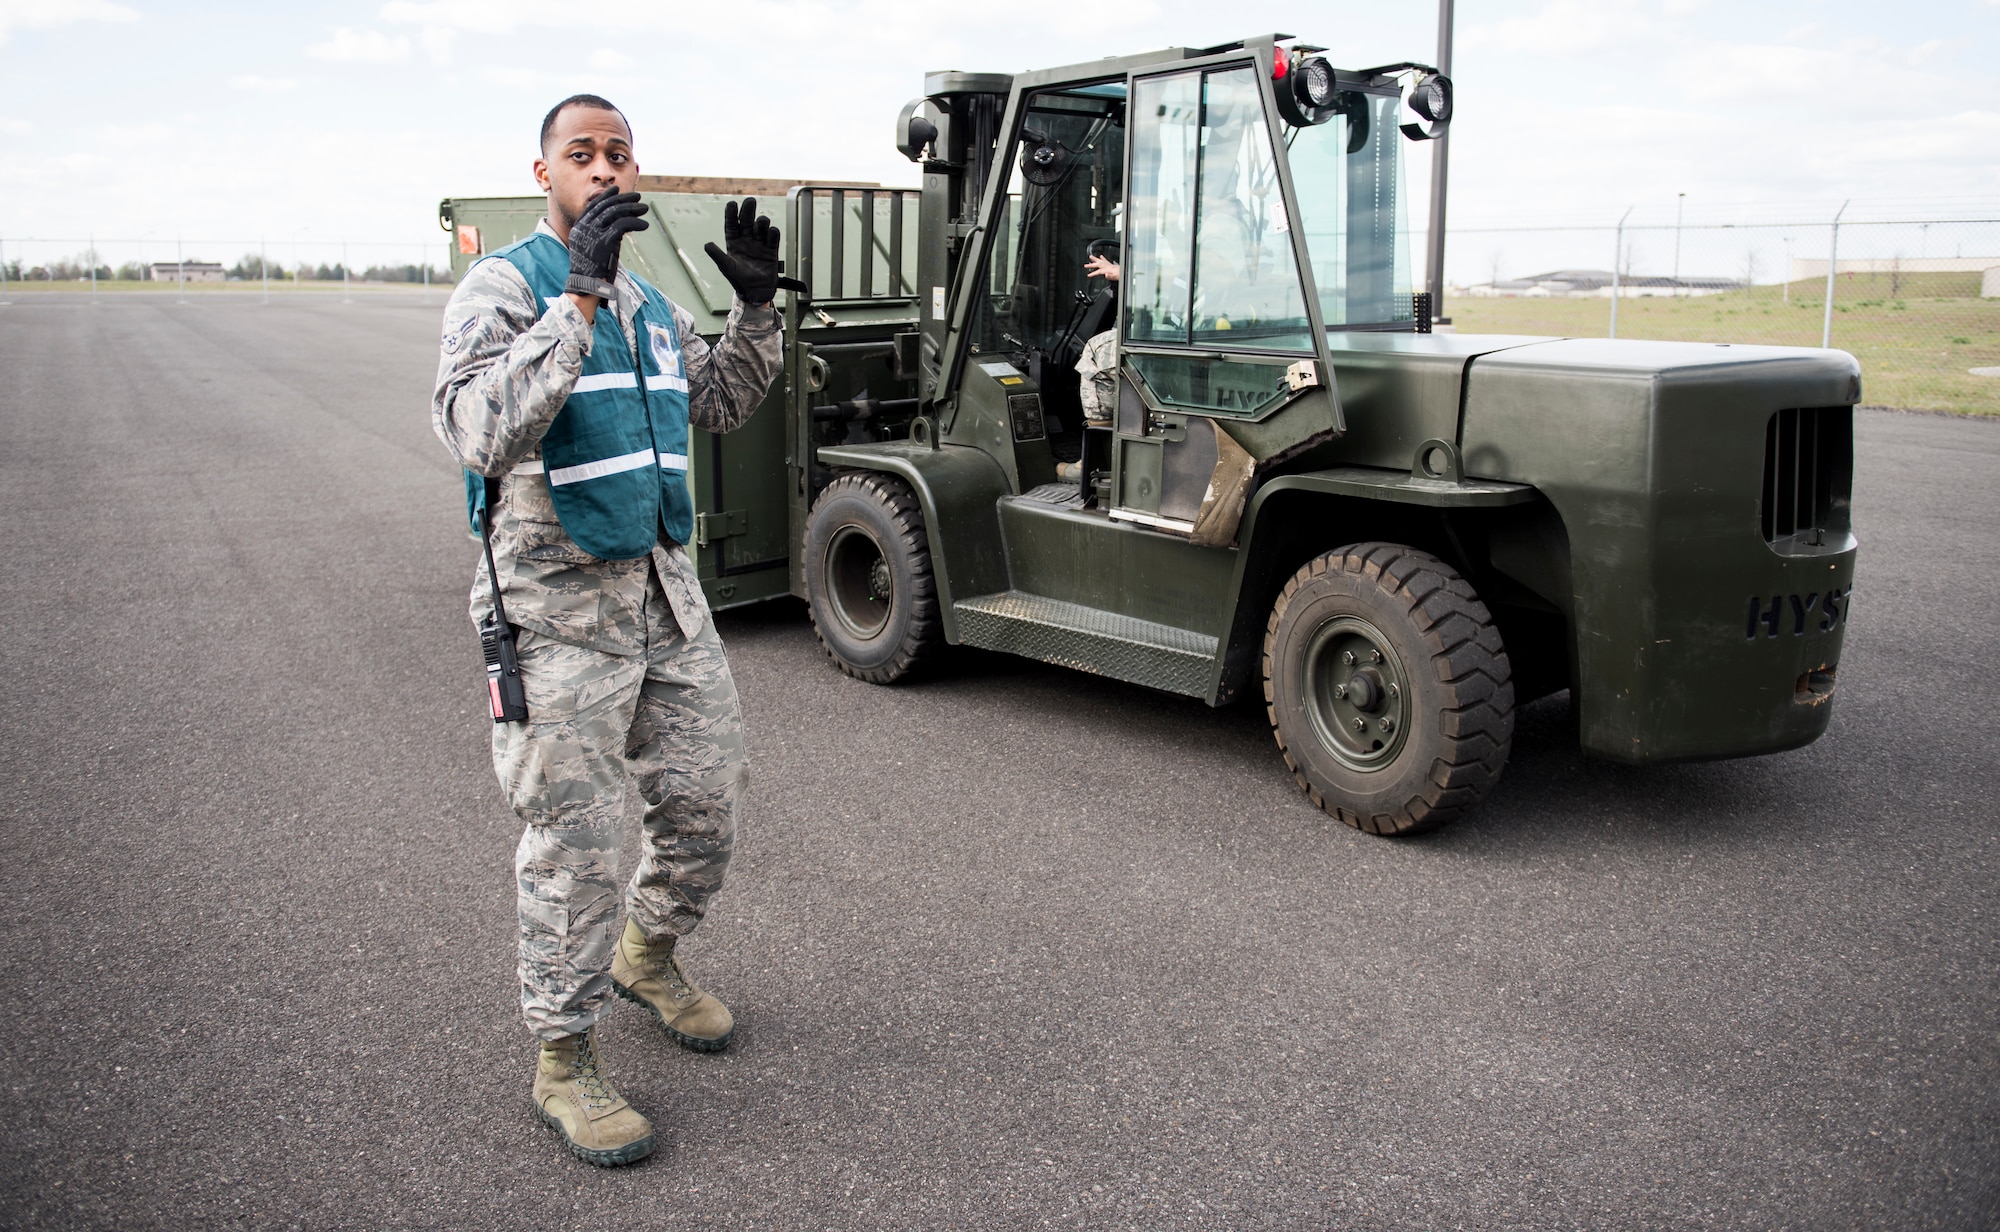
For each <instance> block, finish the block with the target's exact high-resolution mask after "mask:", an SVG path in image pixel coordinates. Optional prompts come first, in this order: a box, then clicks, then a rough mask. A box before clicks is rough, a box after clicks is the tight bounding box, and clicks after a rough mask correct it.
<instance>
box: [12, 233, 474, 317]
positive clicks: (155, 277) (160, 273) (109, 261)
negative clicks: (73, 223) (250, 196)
mask: <svg viewBox="0 0 2000 1232" xmlns="http://www.w3.org/2000/svg"><path fill="white" fill-rule="evenodd" d="M449 244H450V239H449V237H446V236H440V237H438V239H437V241H436V242H434V243H396V242H370V241H358V240H315V239H306V238H303V237H299V236H291V237H286V238H283V239H248V240H246V239H220V240H217V239H178V238H175V237H173V236H168V237H166V238H164V239H163V238H159V237H155V236H146V237H142V238H139V239H117V238H110V239H99V238H95V237H91V236H85V237H82V238H77V237H73V236H72V237H68V238H63V237H53V238H41V237H32V236H31V237H23V238H9V237H6V236H0V301H4V300H8V299H15V298H18V297H22V296H29V295H35V294H38V293H45V292H52V291H67V292H77V291H84V292H89V293H92V294H97V295H113V294H123V293H133V292H147V293H154V294H161V293H166V294H172V295H175V296H180V297H189V296H196V295H210V294H217V293H235V294H257V295H271V296H278V295H293V294H303V293H313V294H321V295H325V294H336V295H342V296H345V297H347V298H353V297H354V296H357V295H365V294H370V293H381V292H387V291H397V292H402V293H405V294H409V293H421V292H422V291H424V290H426V289H428V288H432V287H443V286H444V285H445V284H448V283H449V282H450V281H451V252H450V248H449ZM437 294H438V295H439V296H440V297H441V296H442V294H443V292H442V290H440V291H439V292H437Z"/></svg>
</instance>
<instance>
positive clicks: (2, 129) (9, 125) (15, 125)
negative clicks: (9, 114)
mask: <svg viewBox="0 0 2000 1232" xmlns="http://www.w3.org/2000/svg"><path fill="white" fill-rule="evenodd" d="M34 128H35V126H34V125H32V124H30V123H28V122H27V121H26V120H9V119H6V118H4V117H0V133H6V134H8V135H9V136H14V137H18V136H20V135H22V134H24V133H29V132H33V131H34Z"/></svg>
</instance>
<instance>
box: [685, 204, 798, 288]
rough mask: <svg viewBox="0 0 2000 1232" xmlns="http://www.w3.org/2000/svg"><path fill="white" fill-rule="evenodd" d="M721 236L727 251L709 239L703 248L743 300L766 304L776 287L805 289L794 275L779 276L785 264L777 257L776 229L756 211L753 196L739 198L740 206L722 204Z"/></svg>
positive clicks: (777, 237) (777, 236)
mask: <svg viewBox="0 0 2000 1232" xmlns="http://www.w3.org/2000/svg"><path fill="white" fill-rule="evenodd" d="M722 238H723V239H724V240H725V241H726V242H727V243H728V245H729V250H728V251H727V252H724V251H723V250H722V249H720V248H717V247H716V246H715V244H714V243H713V242H712V241H711V242H710V243H709V244H708V246H707V247H706V249H705V250H704V251H706V252H707V253H708V259H709V260H711V261H713V262H715V265H716V268H717V269H720V270H721V271H722V276H723V277H724V278H727V279H728V280H729V285H730V286H732V287H735V288H736V294H737V296H738V297H739V298H741V299H742V301H743V302H744V303H746V304H768V303H770V302H771V297H772V296H773V295H775V294H777V291H778V288H779V287H783V288H785V289H786V290H787V291H803V290H805V289H806V284H805V283H803V282H800V281H799V280H798V279H796V278H784V277H781V276H780V275H782V274H783V273H784V269H785V264H784V262H783V261H781V260H780V259H779V257H778V239H779V235H778V229H777V228H776V227H774V226H772V225H771V220H770V219H768V218H765V217H763V216H762V215H760V214H759V213H757V198H755V197H745V198H743V204H742V205H741V206H740V207H739V206H738V205H737V204H736V203H735V202H734V201H731V202H730V203H729V204H727V205H725V206H723V207H722Z"/></svg>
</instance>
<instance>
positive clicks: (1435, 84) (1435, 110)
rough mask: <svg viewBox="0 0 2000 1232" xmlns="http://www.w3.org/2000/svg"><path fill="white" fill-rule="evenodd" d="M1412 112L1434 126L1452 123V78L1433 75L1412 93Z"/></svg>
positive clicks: (1420, 82) (1418, 85)
mask: <svg viewBox="0 0 2000 1232" xmlns="http://www.w3.org/2000/svg"><path fill="white" fill-rule="evenodd" d="M1410 110H1411V111H1414V112H1416V113H1417V114H1418V115H1420V116H1422V117H1423V118H1424V119H1426V120H1429V121H1430V122H1431V123H1433V124H1448V123H1450V122H1451V78H1449V77H1444V76H1437V75H1433V76H1430V77H1426V78H1424V79H1423V80H1422V81H1419V82H1418V83H1417V87H1416V89H1414V90H1411V91H1410Z"/></svg>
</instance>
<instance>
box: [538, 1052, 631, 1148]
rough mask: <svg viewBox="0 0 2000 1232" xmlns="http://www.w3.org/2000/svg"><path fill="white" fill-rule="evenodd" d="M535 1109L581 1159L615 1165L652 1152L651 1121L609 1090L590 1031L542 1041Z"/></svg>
mask: <svg viewBox="0 0 2000 1232" xmlns="http://www.w3.org/2000/svg"><path fill="white" fill-rule="evenodd" d="M535 1111H536V1113H538V1114H539V1115H540V1116H541V1118H542V1121H543V1123H544V1124H546V1125H547V1126H548V1127H549V1128H550V1129H553V1130H555V1131H556V1132H557V1133H559V1134H561V1135H562V1137H563V1141H564V1142H567V1143H568V1144H569V1149H570V1152H571V1153H572V1154H574V1155H575V1156H576V1157H577V1158H578V1159H581V1160H583V1161H584V1162H585V1163H591V1164H596V1165H597V1166H598V1167H600V1168H615V1167H617V1166H618V1165H619V1164H630V1163H637V1162H638V1161H639V1160H642V1159H644V1158H646V1156H648V1155H651V1154H652V1153H653V1146H654V1139H653V1124H652V1122H650V1121H648V1120H647V1119H646V1118H645V1117H642V1116H640V1115H639V1112H638V1110H637V1109H635V1108H633V1107H632V1105H630V1104H628V1103H626V1102H625V1101H624V1100H623V1099H622V1098H620V1097H619V1095H618V1092H616V1091H614V1090H612V1089H611V1080H610V1079H609V1078H606V1077H605V1076H604V1070H603V1069H602V1068H601V1067H600V1065H599V1063H598V1060H597V1049H596V1048H595V1047H594V1046H593V1044H592V1042H591V1033H590V1032H588V1031H586V1032H584V1033H583V1034H582V1035H565V1036H563V1037H562V1038H561V1039H557V1040H543V1041H542V1058H541V1062H540V1063H539V1064H538V1065H536V1066H535Z"/></svg>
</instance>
